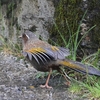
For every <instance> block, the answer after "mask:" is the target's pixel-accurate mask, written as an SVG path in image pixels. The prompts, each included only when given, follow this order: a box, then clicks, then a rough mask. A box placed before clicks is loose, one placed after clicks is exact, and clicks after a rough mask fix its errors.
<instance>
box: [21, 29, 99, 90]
mask: <svg viewBox="0 0 100 100" xmlns="http://www.w3.org/2000/svg"><path fill="white" fill-rule="evenodd" d="M20 38H21V39H22V54H23V56H24V57H25V58H26V59H27V60H28V61H29V62H30V63H31V64H32V66H33V67H34V68H35V69H36V70H38V71H41V72H49V74H48V77H47V80H46V82H45V84H44V85H40V87H42V88H52V86H49V85H48V83H49V79H50V75H51V74H52V71H53V70H57V71H59V72H62V71H61V68H62V66H64V68H68V69H70V70H74V71H76V72H80V73H83V74H89V75H96V76H100V70H98V69H96V68H94V67H92V66H89V65H86V64H83V63H81V62H78V61H73V60H69V59H68V58H66V57H67V56H69V55H70V51H69V49H67V48H64V47H59V46H58V47H57V46H53V45H51V44H49V43H48V42H47V41H43V40H40V39H39V38H38V37H37V35H36V33H33V32H31V31H29V30H25V31H24V32H23V33H22V35H21V36H20ZM63 76H64V77H65V75H63ZM65 79H66V80H67V81H68V79H67V78H66V77H65Z"/></svg>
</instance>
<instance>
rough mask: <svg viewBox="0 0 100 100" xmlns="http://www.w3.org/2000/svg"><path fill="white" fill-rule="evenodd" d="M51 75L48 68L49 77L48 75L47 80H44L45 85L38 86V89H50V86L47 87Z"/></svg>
mask: <svg viewBox="0 0 100 100" xmlns="http://www.w3.org/2000/svg"><path fill="white" fill-rule="evenodd" d="M51 73H52V68H50V71H49V75H48V78H47V80H46V83H45V85H40V87H42V88H52V87H51V86H49V85H48V83H49V79H50V75H51Z"/></svg>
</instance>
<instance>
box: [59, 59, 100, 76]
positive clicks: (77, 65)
mask: <svg viewBox="0 0 100 100" xmlns="http://www.w3.org/2000/svg"><path fill="white" fill-rule="evenodd" d="M59 64H61V65H64V66H66V67H68V68H70V69H73V70H75V71H77V72H82V73H87V74H90V75H97V76H100V70H98V69H96V68H94V67H92V66H88V65H84V64H82V63H81V62H77V61H71V60H67V59H66V60H63V61H59Z"/></svg>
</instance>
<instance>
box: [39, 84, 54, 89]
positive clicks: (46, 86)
mask: <svg viewBox="0 0 100 100" xmlns="http://www.w3.org/2000/svg"><path fill="white" fill-rule="evenodd" d="M40 87H41V88H47V89H52V87H51V86H49V85H48V84H45V85H40Z"/></svg>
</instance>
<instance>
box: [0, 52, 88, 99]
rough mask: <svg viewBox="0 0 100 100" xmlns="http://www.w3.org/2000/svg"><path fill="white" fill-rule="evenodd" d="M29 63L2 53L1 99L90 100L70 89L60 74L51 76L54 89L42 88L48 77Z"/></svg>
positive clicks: (0, 71)
mask: <svg viewBox="0 0 100 100" xmlns="http://www.w3.org/2000/svg"><path fill="white" fill-rule="evenodd" d="M38 75H40V72H39V71H36V70H35V69H34V68H33V67H32V66H31V65H30V64H29V63H27V64H25V62H24V60H23V59H20V60H19V59H18V58H17V57H14V56H12V55H5V54H4V53H1V54H0V100H88V99H86V98H85V99H81V98H80V96H78V95H75V94H73V93H71V92H69V91H68V87H67V86H66V85H65V84H64V79H63V78H60V75H57V76H56V77H51V79H50V82H49V83H50V85H51V86H52V87H53V88H52V89H46V88H44V89H43V88H40V85H41V84H44V83H45V80H46V77H44V78H36V76H38Z"/></svg>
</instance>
